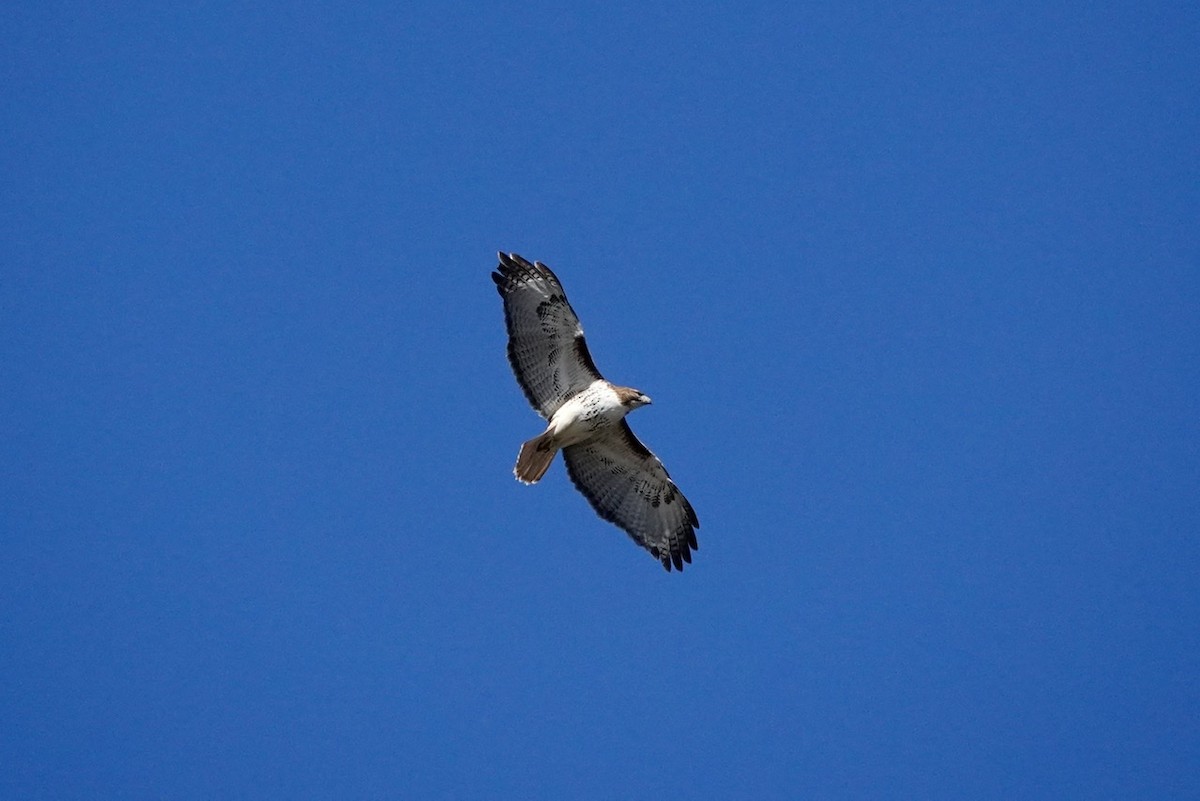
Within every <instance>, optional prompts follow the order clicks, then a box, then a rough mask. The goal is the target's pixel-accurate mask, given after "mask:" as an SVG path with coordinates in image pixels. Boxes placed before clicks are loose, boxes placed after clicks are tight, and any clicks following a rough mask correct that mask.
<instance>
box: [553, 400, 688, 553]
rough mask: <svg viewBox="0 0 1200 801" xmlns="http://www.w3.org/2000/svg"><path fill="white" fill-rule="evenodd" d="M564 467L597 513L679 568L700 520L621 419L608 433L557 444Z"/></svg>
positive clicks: (635, 540)
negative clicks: (565, 466) (568, 444)
mask: <svg viewBox="0 0 1200 801" xmlns="http://www.w3.org/2000/svg"><path fill="white" fill-rule="evenodd" d="M563 459H564V461H566V463H567V473H568V474H569V475H570V476H571V481H572V482H574V484H575V486H576V488H578V490H579V491H580V492H582V493H583V495H584V497H586V498H587V499H588V502H589V503H590V504H591V505H592V508H593V509H595V510H596V514H598V515H600V516H601V517H602V518H604V519H605V520H607V521H609V522H610V523H615V524H616V525H618V526H620V527H621V528H623V529H624V530H625V531H626V533H628V534H629V536H630V537H632V538H633V541H634V542H636V543H637V544H638V545H640V546H642V547H643V548H645V549H646V550H648V551H650V553H651V554H653V555H654V557H655V558H657V559H658V560H659V561H660V562H662V565H663V567H665V568H666V569H667V570H668V571H670V569H671V566H672V565H674V566H675V569H676V570H683V563H684V562H688V563H690V562H691V561H692V551H693V550H696V549H698V547H699V546H698V545H697V544H696V529H697V528H699V527H700V522H699V521H698V520H697V519H696V512H695V511H694V510H693V509H692V505H691V504H690V503H688V500H687V498H685V497H683V493H682V492H680V491H679V488H678V487H676V486H675V482H673V481H672V480H671V477H670V476H669V475H668V474H667V470H666V468H665V467H663V464H662V462H661V461H659V459H658V457H657V456H655V455H654V454H653V453H651V452H650V450H649V449H648V448H647V447H646V446H645V445H643V444H642V443H641V442H640V441H639V440H638V438H637V437H636V436H634V434H633V431H632V430H631V429H630V428H629V424H628V423H626V422H625V421H624V420H622V421H621V424H620V425H619V426H616V427H615V428H614V429H613V430H612V432H611V433H609V434H607V435H606V436H603V437H601V438H600V439H596V440H592V441H591V442H587V443H584V444H582V445H571V446H569V447H567V448H564V449H563Z"/></svg>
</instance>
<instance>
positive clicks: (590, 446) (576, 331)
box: [492, 253, 700, 570]
mask: <svg viewBox="0 0 1200 801" xmlns="http://www.w3.org/2000/svg"><path fill="white" fill-rule="evenodd" d="M499 261H500V263H499V266H498V268H497V270H496V272H494V273H492V280H493V281H495V283H496V288H497V290H498V291H499V293H500V297H501V298H503V299H504V318H505V325H506V327H507V329H508V337H509V339H508V359H509V363H510V364H511V365H512V369H513V373H514V375H515V376H516V378H517V383H518V384H519V385H520V386H521V389H522V391H524V393H525V397H526V398H527V399H528V400H529V403H530V405H532V406H533V408H534V409H535V410H537V412H538V413H539V414H541V415H542V417H544V418H546V420H547V427H546V430H545V431H544V432H543V433H542V434H539V435H538V436H537V437H534V438H533V439H531V440H529V441H528V442H526V443H525V444H524V445H522V447H521V452H520V454H519V455H518V458H517V464H516V467H515V468H514V471H513V472H514V473H515V474H516V476H517V478H518V479H519V480H521V481H522V482H525V483H529V484H532V483H535V482H537V481H538V480H540V479H541V478H542V476H543V475H545V473H546V470H547V469H549V467H550V464H551V463H552V462H553V460H554V455H555V454H556V453H557V452H558V451H559V450H561V451H562V454H563V461H564V462H565V463H566V466H567V474H568V475H569V476H570V478H571V481H572V483H574V484H575V486H576V488H577V489H578V490H579V491H580V492H581V493H583V495H584V497H586V498H587V499H588V502H589V503H590V504H591V505H592V508H593V509H594V510H595V511H596V513H597V514H598V515H600V517H602V518H604V519H605V520H608V521H610V522H612V523H614V524H616V525H617V526H619V527H620V528H622V529H624V530H625V531H626V533H628V534H629V536H630V537H632V538H633V540H634V541H635V542H637V543H638V544H639V545H641V546H642V547H643V548H645V549H646V550H648V551H649V552H650V553H651V554H652V555H653V556H654V557H655V558H656V559H658V560H659V561H660V562H661V563H662V565H663V567H665V568H666V569H667V570H670V569H671V568H672V566H673V567H674V568H675V569H677V570H682V569H683V565H684V563H685V562H691V561H692V554H691V552H692V551H693V550H695V549H696V548H697V547H698V546H697V544H696V529H697V528H699V527H700V523H699V521H698V520H697V518H696V513H695V511H694V510H693V509H692V506H691V504H690V503H688V501H687V498H685V497H684V496H683V494H682V493H681V492H680V491H679V488H678V487H676V486H675V483H674V482H673V481H672V480H671V478H670V476H669V475H668V474H667V471H666V468H664V467H663V465H662V462H661V461H659V459H658V457H656V456H655V455H654V454H653V453H651V452H650V450H649V449H648V448H646V446H645V445H643V444H642V443H641V441H640V440H638V438H637V437H636V436H634V434H633V431H632V430H631V429H630V428H629V424H628V422H627V421H626V420H625V415H627V414H628V413H629V412H630V411H632V410H633V409H636V408H639V407H640V406H644V405H647V404H649V403H650V399H649V398H648V397H646V396H645V395H644V394H643V393H641V392H639V391H638V390H636V389H633V388H632V387H620V386H616V385H614V384H611V383H609V382H608V381H605V380H604V378H603V376H601V375H600V371H599V370H597V369H596V365H595V363H594V362H593V361H592V357H591V354H590V353H589V351H588V348H587V342H586V340H585V339H584V337H583V328H582V326H580V324H579V318H578V317H577V316H576V315H575V311H574V310H573V309H572V308H571V305H570V303H568V302H567V298H566V294H565V293H564V292H563V288H562V285H561V284H560V283H559V281H558V278H557V277H556V276H555V275H554V273H553V272H551V270H550V268H549V267H546V266H545V265H544V264H541V263H540V262H538V263H532V264H531V263H530V262H528V261H526V260H525V259H523V258H521V257H520V256H518V255H516V254H515V253H512V254H505V253H501V254H499Z"/></svg>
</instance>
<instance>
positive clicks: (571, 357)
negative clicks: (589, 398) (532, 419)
mask: <svg viewBox="0 0 1200 801" xmlns="http://www.w3.org/2000/svg"><path fill="white" fill-rule="evenodd" d="M499 257H500V266H499V268H498V269H497V270H496V272H494V273H492V280H493V281H495V282H496V289H497V290H499V292H500V297H502V298H504V321H505V324H506V325H507V326H508V361H509V363H510V364H511V365H512V369H513V372H514V373H515V374H516V376H517V383H519V384H520V385H521V389H523V390H524V391H525V397H527V398H528V399H529V403H530V404H531V405H532V406H533V408H535V409H537V410H538V412H539V413H540V414H541V415H542V417H545V418H546V419H547V420H549V419H550V418H551V416H553V415H554V413H555V412H556V411H558V407H560V406H562V405H563V403H564V402H565V401H566V400H567V399H568V398H570V397H571V396H572V395H574V394H575V393H577V392H580V391H582V390H584V389H587V387H588V386H589V385H590V384H591V383H592V382H593V381H595V380H596V379H598V378H601V375H600V371H599V370H597V369H596V365H595V364H593V363H592V357H591V354H589V353H588V349H587V342H586V341H584V338H583V327H582V326H581V325H580V324H579V318H578V317H576V316H575V311H574V310H573V309H572V308H571V304H570V303H567V295H566V293H565V292H563V288H562V284H560V283H559V282H558V278H557V277H556V276H555V275H554V273H552V272H550V268H549V267H547V266H546V265H544V264H542V263H541V262H537V263H536V264H530V263H529V262H527V261H525V259H523V258H521V257H520V256H518V255H517V254H515V253H501V254H499Z"/></svg>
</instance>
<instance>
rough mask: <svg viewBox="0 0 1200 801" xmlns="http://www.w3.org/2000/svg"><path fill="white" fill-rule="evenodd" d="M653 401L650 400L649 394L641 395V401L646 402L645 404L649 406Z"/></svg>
mask: <svg viewBox="0 0 1200 801" xmlns="http://www.w3.org/2000/svg"><path fill="white" fill-rule="evenodd" d="M653 402H654V401H652V400H650V396H649V395H643V396H642V403H644V404H646V405H647V406H649V405H650V404H651V403H653Z"/></svg>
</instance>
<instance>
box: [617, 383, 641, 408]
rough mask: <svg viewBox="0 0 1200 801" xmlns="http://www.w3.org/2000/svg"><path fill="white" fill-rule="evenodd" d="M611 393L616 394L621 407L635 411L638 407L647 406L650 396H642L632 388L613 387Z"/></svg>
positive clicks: (639, 391)
mask: <svg viewBox="0 0 1200 801" xmlns="http://www.w3.org/2000/svg"><path fill="white" fill-rule="evenodd" d="M613 392H615V393H617V400H619V401H620V402H621V405H622V406H628V407H629V408H630V409H636V408H638V407H639V406H649V405H650V396H648V395H646V394H644V393H643V392H642V391H641V390H638V389H634V388H633V387H616V386H614V387H613Z"/></svg>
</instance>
